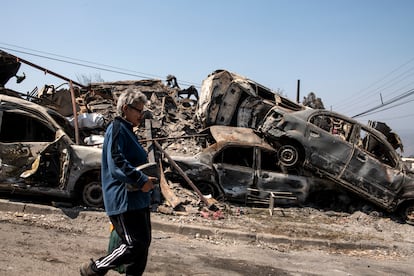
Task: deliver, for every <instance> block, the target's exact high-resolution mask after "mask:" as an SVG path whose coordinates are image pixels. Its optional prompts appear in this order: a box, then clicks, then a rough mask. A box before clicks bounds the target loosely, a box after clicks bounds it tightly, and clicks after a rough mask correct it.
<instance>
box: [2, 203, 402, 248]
mask: <svg viewBox="0 0 414 276" xmlns="http://www.w3.org/2000/svg"><path fill="white" fill-rule="evenodd" d="M0 211H6V212H18V213H29V214H39V215H48V214H56V215H67V216H69V217H76V216H77V215H79V213H80V212H82V213H83V215H85V216H96V217H106V214H105V212H97V211H96V212H95V211H87V210H82V209H78V210H76V209H75V210H74V209H73V208H56V207H52V206H44V205H38V204H32V203H21V202H12V201H9V200H5V199H0ZM151 221H152V228H153V229H154V230H159V231H163V232H169V233H176V234H181V235H186V236H192V237H202V238H208V237H215V238H219V239H226V240H241V241H245V242H264V243H271V244H285V245H290V246H296V247H299V246H300V247H325V248H332V249H348V250H352V249H360V250H361V249H365V250H373V249H388V248H390V247H391V245H390V246H385V245H382V244H376V243H373V242H371V241H370V242H367V241H361V242H336V241H330V240H322V239H311V238H309V239H306V238H296V237H289V236H278V235H271V234H265V233H247V232H242V231H237V230H228V229H219V228H212V227H205V226H200V225H188V224H186V225H184V224H179V223H173V222H168V223H166V222H164V221H162V220H160V219H159V218H157V217H156V216H152V217H151ZM393 248H394V249H395V246H394V247H393Z"/></svg>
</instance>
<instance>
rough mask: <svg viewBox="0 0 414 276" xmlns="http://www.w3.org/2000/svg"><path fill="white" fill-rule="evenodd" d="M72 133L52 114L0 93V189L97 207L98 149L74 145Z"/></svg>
mask: <svg viewBox="0 0 414 276" xmlns="http://www.w3.org/2000/svg"><path fill="white" fill-rule="evenodd" d="M56 120H58V121H60V123H61V124H62V123H64V124H65V125H64V126H62V125H61V124H59V123H58V122H57V121H56ZM64 129H65V130H66V132H65V130H64ZM72 131H73V129H72V130H71V129H70V126H69V125H68V124H66V118H64V117H63V116H60V114H58V113H57V112H54V111H52V110H50V109H47V108H45V107H43V106H40V105H38V104H36V103H33V102H30V101H27V100H24V99H21V98H17V97H10V96H6V95H0V190H2V191H8V192H11V193H19V194H29V195H49V196H53V197H60V198H68V199H75V200H76V201H77V200H79V201H81V203H82V204H84V205H85V206H91V207H101V206H102V205H103V201H102V190H101V182H100V164H101V149H98V148H93V147H87V146H82V145H76V144H75V143H74V142H73V141H72V140H71V139H70V135H72V134H73V133H67V132H72Z"/></svg>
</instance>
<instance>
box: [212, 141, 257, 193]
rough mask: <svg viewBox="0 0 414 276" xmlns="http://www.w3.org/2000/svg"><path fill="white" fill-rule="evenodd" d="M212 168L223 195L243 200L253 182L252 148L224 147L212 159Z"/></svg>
mask: <svg viewBox="0 0 414 276" xmlns="http://www.w3.org/2000/svg"><path fill="white" fill-rule="evenodd" d="M213 166H214V169H215V170H216V172H217V176H218V180H219V185H221V187H222V188H223V190H224V193H225V195H226V196H227V197H230V198H233V199H235V200H245V196H246V192H247V189H248V188H249V187H250V186H251V185H252V183H253V180H254V169H253V166H254V164H253V147H243V146H226V147H225V148H223V149H222V150H221V151H220V152H219V153H217V154H216V156H215V157H214V160H213Z"/></svg>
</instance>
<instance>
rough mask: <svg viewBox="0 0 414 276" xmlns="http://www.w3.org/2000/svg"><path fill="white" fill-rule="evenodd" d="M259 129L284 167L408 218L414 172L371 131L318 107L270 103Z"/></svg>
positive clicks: (412, 206)
mask: <svg viewBox="0 0 414 276" xmlns="http://www.w3.org/2000/svg"><path fill="white" fill-rule="evenodd" d="M260 132H261V133H262V135H264V136H265V137H266V139H267V141H268V142H269V143H270V144H272V146H273V147H274V148H275V149H277V152H278V160H279V161H280V164H281V165H282V166H284V167H286V168H303V169H305V170H307V171H309V172H312V173H313V174H314V175H315V176H318V177H321V178H327V179H330V180H332V181H333V182H335V183H337V184H339V185H341V186H342V187H345V188H346V189H348V190H349V191H351V192H354V193H355V194H357V195H359V196H361V197H363V198H365V199H367V200H369V201H371V202H373V203H374V204H376V205H378V206H380V207H382V208H383V209H385V210H387V211H390V212H393V211H396V210H397V209H401V210H402V211H403V212H404V216H405V217H406V218H407V220H409V221H410V222H413V219H414V218H413V215H414V175H413V174H412V173H411V172H410V171H409V170H408V168H407V167H406V165H405V163H404V162H403V161H402V159H401V156H400V155H399V154H398V153H397V151H396V150H395V147H394V146H393V145H392V144H391V143H390V142H389V141H388V140H387V138H386V136H385V135H384V134H382V133H381V132H379V131H377V130H376V129H374V128H372V127H369V126H365V125H363V124H360V123H358V122H357V121H355V120H353V119H351V118H348V117H346V116H342V115H340V114H337V113H334V112H331V111H327V110H320V109H317V110H315V109H306V110H301V111H286V110H284V109H282V108H278V107H274V108H273V109H272V110H271V111H270V112H269V113H268V115H267V116H266V118H265V120H264V122H263V124H262V125H261V127H260Z"/></svg>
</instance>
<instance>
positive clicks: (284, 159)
mask: <svg viewBox="0 0 414 276" xmlns="http://www.w3.org/2000/svg"><path fill="white" fill-rule="evenodd" d="M277 155H278V159H279V162H280V163H281V164H282V165H283V166H285V167H293V166H295V165H297V164H298V162H299V151H298V149H297V148H296V147H295V146H293V145H282V146H281V147H280V148H279V150H278V151H277Z"/></svg>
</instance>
